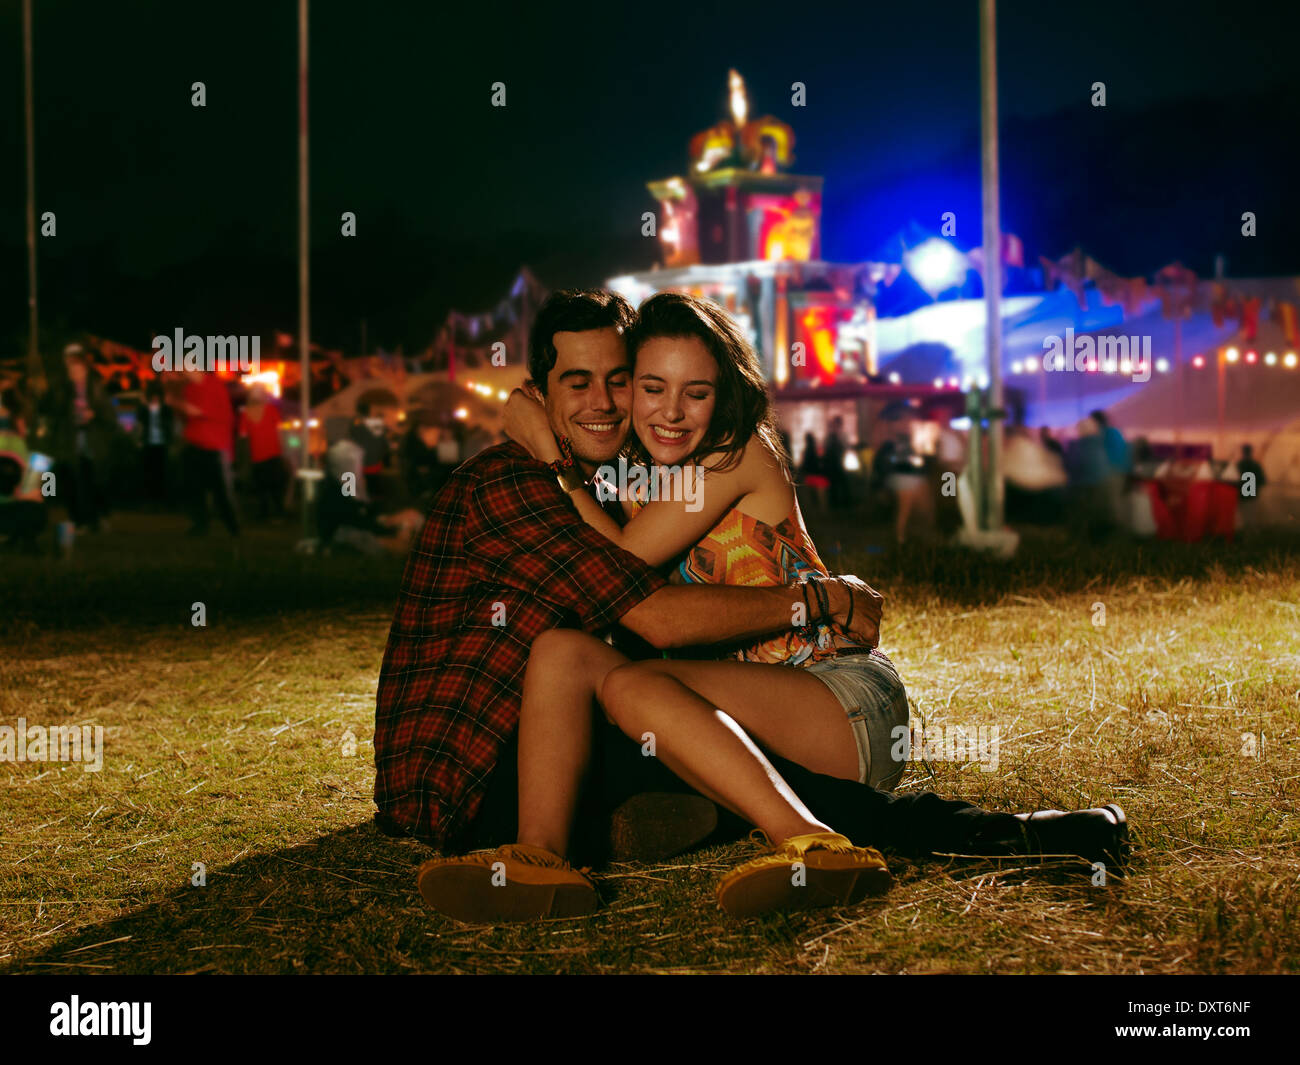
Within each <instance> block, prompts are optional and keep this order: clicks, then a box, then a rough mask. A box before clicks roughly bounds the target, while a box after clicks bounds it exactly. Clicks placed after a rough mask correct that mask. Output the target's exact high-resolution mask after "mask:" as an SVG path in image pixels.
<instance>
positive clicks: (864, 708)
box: [804, 648, 909, 791]
mask: <svg viewBox="0 0 1300 1065" xmlns="http://www.w3.org/2000/svg"><path fill="white" fill-rule="evenodd" d="M804 668H805V669H806V670H807V671H808V672H809V673H811V674H813V675H814V676H815V677H817V678H818V679H819V680H820V681H821V682H822V683H823V684H825V685H826V687H828V688H830V690H831V692H832V693H834V695H835V698H837V699H838V700H839V701H840V705H841V706H842V707H844V712H845V713H846V714H848V716H849V724H850V725H851V726H852V727H853V738H854V740H855V741H856V743H857V745H858V782H859V783H862V784H870V785H871V786H872V787H874V788H883V789H884V790H885V791H889V790H891V789H892V788H893V787H894V785H895V784H897V783H898V781H899V778H900V777H902V775H903V769H904V768H905V767H906V765H907V763H906V761H905V760H896V759H895V758H894V757H893V754H892V752H893V750H894V748H895V747H896V746H897V744H896V742H895V737H894V730H895V729H896V728H898V727H899V726H902V727H903V728H904V729H906V728H907V727H908V718H909V712H908V707H907V692H906V691H905V690H904V688H903V682H902V681H901V680H899V678H898V672H897V670H895V669H894V664H893V663H892V662H891V661H890V660H889V659H888V658H886V657H885V656H884V655H883V654H881V653H880V652H879V651H877V650H875V649H874V648H873V649H872V650H871V652H870V653H869V654H867V653H863V654H840V655H838V656H837V657H835V658H828V659H826V660H825V661H822V662H814V663H812V665H809V666H805V667H804ZM904 749H905V748H904Z"/></svg>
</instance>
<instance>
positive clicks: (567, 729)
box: [518, 629, 628, 856]
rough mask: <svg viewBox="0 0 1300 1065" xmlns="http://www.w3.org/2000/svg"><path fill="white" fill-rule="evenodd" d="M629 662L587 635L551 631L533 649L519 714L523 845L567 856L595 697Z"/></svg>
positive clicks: (586, 762) (588, 747)
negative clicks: (616, 670) (605, 681)
mask: <svg viewBox="0 0 1300 1065" xmlns="http://www.w3.org/2000/svg"><path fill="white" fill-rule="evenodd" d="M627 661H628V659H627V656H626V655H623V654H620V653H619V652H618V651H616V650H614V648H612V647H610V646H609V644H607V643H605V642H603V641H601V640H598V639H596V637H594V636H589V635H587V634H586V633H584V632H577V631H573V630H569V629H551V630H550V631H548V632H544V633H542V634H541V635H540V636H538V637H537V639H536V640H534V641H533V646H532V649H531V651H530V652H529V655H528V670H527V672H526V673H525V674H524V696H523V702H522V704H521V706H520V713H519V840H518V842H520V843H528V844H532V845H533V846H535V847H545V848H546V849H547V850H549V851H550V852H551V853H552V854H559V855H561V856H563V855H565V854H566V853H567V851H568V846H569V833H570V832H571V831H572V829H573V819H574V815H575V811H576V810H577V805H578V792H579V789H580V787H581V785H582V779H583V776H584V775H585V774H586V771H587V766H588V765H589V764H590V762H591V744H592V725H593V717H594V714H595V712H596V704H595V698H596V692H597V691H598V690H599V688H600V683H601V681H602V680H603V679H604V677H605V675H606V674H607V673H609V671H610V670H612V669H614V668H615V667H617V666H620V665H623V664H624V663H626V662H627Z"/></svg>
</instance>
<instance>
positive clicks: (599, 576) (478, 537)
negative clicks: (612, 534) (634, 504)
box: [465, 463, 667, 632]
mask: <svg viewBox="0 0 1300 1065" xmlns="http://www.w3.org/2000/svg"><path fill="white" fill-rule="evenodd" d="M469 525H470V527H471V530H472V532H471V533H470V535H469V536H467V538H466V542H465V553H466V555H467V557H468V560H469V564H470V570H471V572H473V573H474V574H475V575H476V576H477V577H478V578H479V579H480V580H482V581H484V582H485V583H488V584H491V585H497V586H500V587H504V588H514V589H518V590H521V591H525V592H528V593H529V594H530V595H533V596H535V597H536V598H538V599H542V600H545V601H546V602H548V603H549V604H550V605H552V606H553V607H556V608H558V609H560V610H563V611H566V612H569V613H572V614H574V615H576V617H577V619H578V621H579V623H580V624H581V626H582V628H583V629H585V630H586V631H587V632H604V631H606V630H608V629H611V628H613V627H614V625H615V624H617V623H618V619H619V618H621V617H622V616H623V615H624V614H625V613H627V612H628V611H629V610H631V609H632V607H634V606H635V605H636V604H637V603H639V602H641V600H643V599H645V598H646V597H647V596H649V595H651V594H652V593H654V592H655V591H657V590H658V589H660V588H662V587H664V585H666V584H667V581H665V580H664V579H663V578H662V577H661V576H660V575H659V574H658V573H656V572H655V570H653V569H652V568H651V567H650V566H648V565H647V564H646V563H645V562H643V561H642V560H641V559H639V558H637V557H636V556H635V555H633V554H631V553H630V552H628V551H625V550H623V548H621V547H618V546H617V545H615V544H612V543H610V542H609V541H608V540H606V539H605V537H603V536H602V535H601V534H600V533H598V532H597V531H596V530H595V529H593V528H592V527H591V526H589V525H588V524H587V523H586V522H585V521H583V520H582V517H581V515H580V514H578V512H577V510H576V509H575V508H574V507H573V506H572V505H571V504H570V503H569V501H568V499H566V498H565V493H564V491H563V489H561V488H560V486H559V484H558V483H557V481H556V479H555V474H553V473H552V472H551V471H550V470H549V469H548V468H547V467H546V466H544V465H542V464H541V463H532V464H529V465H523V464H512V465H510V466H507V467H504V468H502V469H500V470H499V471H498V472H497V475H496V476H495V477H493V478H491V479H489V480H485V481H483V482H480V484H479V486H478V490H477V491H476V492H475V495H474V498H473V500H472V501H471V504H470V521H469Z"/></svg>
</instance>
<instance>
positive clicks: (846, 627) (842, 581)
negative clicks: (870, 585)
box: [832, 577, 853, 632]
mask: <svg viewBox="0 0 1300 1065" xmlns="http://www.w3.org/2000/svg"><path fill="white" fill-rule="evenodd" d="M832 580H836V581H839V583H840V584H842V585H844V590H845V591H846V592H848V593H849V616H848V617H846V618H845V619H844V631H845V632H848V631H849V626H850V625H852V624H853V589H852V588H850V587H849V582H848V581H846V580H845V579H844V578H843V577H833V578H832Z"/></svg>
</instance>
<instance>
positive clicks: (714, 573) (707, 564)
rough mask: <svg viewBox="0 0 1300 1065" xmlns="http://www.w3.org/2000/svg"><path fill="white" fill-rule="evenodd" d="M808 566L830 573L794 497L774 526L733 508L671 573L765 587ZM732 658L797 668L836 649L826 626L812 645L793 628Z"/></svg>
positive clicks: (702, 580) (686, 579) (684, 577)
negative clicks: (805, 525)
mask: <svg viewBox="0 0 1300 1065" xmlns="http://www.w3.org/2000/svg"><path fill="white" fill-rule="evenodd" d="M810 570H811V571H814V572H817V573H827V572H829V571H828V570H827V569H826V566H825V564H824V563H823V562H822V560H821V558H820V556H819V555H818V554H817V548H816V547H815V546H813V542H812V537H810V536H809V535H808V530H807V529H806V528H805V527H804V523H803V515H802V514H801V513H800V512H799V501H798V499H796V500H795V501H794V506H793V507H792V508H791V510H790V513H789V515H788V516H787V517H786V518H785V520H784V521H782V522H781V523H780V524H779V525H769V524H768V523H767V522H765V521H760V520H759V519H758V518H755V517H753V516H752V515H750V514H744V513H742V512H741V511H739V510H737V509H736V508H735V507H732V508H731V510H729V511H727V513H726V514H724V515H723V516H722V520H721V521H719V522H718V524H717V525H715V526H714V527H713V528H712V529H711V530H710V531H709V533H708V534H707V535H706V536H705V537H704V538H703V539H702V540H701V541H700V542H699V543H697V544H696V545H695V546H694V547H692V548H691V549H690V550H689V551H687V552H686V554H685V556H684V557H683V558H682V560H681V562H680V563H679V564H678V566H677V572H676V574H675V576H676V578H677V579H679V580H681V581H683V582H686V583H691V584H739V585H748V586H750V587H770V586H772V585H783V584H790V583H792V582H793V581H794V580H796V579H797V578H798V577H799V575H800V574H802V573H807V572H809V571H810ZM814 602H815V601H814ZM792 620H793V619H792ZM734 657H736V658H738V659H740V660H741V661H742V662H768V663H775V664H778V665H789V666H802V665H806V664H807V663H809V662H817V661H821V660H822V659H826V658H834V657H835V647H834V645H833V643H832V638H831V632H830V629H829V628H828V627H827V626H824V625H823V626H820V627H819V629H818V633H817V640H816V643H812V642H810V641H808V640H806V639H805V638H804V637H802V636H800V635H799V633H797V632H795V631H793V629H792V630H791V631H790V632H787V633H783V634H781V635H780V636H773V637H771V638H769V639H766V640H763V641H761V642H759V643H756V644H753V645H752V646H750V647H745V648H742V649H741V650H739V651H737V652H736V653H735V656H734Z"/></svg>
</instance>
